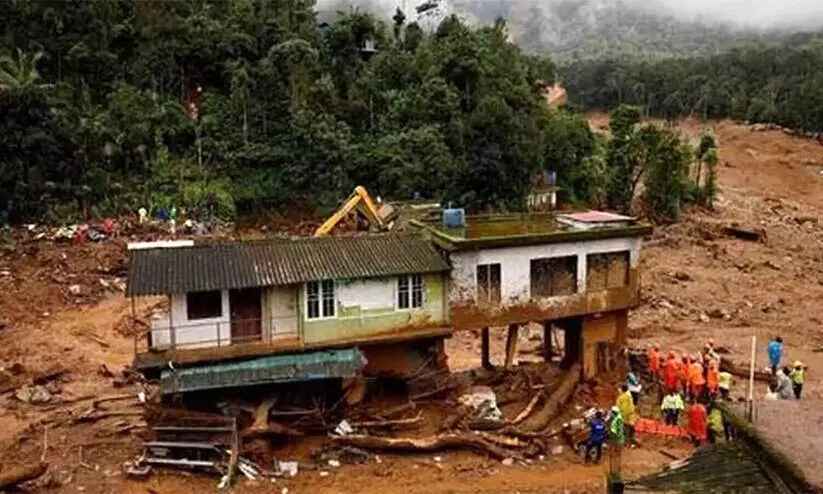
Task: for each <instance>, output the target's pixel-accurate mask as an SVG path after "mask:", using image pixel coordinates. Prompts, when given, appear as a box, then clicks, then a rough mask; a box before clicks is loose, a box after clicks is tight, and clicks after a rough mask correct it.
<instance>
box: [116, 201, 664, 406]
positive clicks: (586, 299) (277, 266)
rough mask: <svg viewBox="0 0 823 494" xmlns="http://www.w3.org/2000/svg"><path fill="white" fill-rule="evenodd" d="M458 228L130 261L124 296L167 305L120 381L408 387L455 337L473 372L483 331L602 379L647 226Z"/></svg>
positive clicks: (620, 329) (207, 248) (635, 278)
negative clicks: (560, 336)
mask: <svg viewBox="0 0 823 494" xmlns="http://www.w3.org/2000/svg"><path fill="white" fill-rule="evenodd" d="M452 212H453V211H452ZM458 219H459V221H457V222H456V223H455V222H454V221H452V220H453V218H452V219H450V220H449V221H448V222H447V223H441V222H421V221H412V222H411V225H410V226H411V227H412V229H411V231H409V232H404V233H382V234H371V235H357V236H340V237H312V238H298V239H272V240H262V241H252V242H231V243H222V244H199V245H182V246H181V245H176V244H175V245H173V246H169V247H166V246H151V247H150V248H134V249H130V251H129V278H128V286H127V290H126V295H127V296H129V297H143V296H158V295H162V296H166V297H168V306H169V310H168V312H167V313H166V314H163V315H162V316H161V317H159V318H156V319H154V320H153V321H152V322H151V326H150V328H148V329H147V330H146V331H145V332H144V333H142V334H140V335H138V336H137V338H136V343H135V360H134V365H135V368H137V369H139V370H141V371H143V372H144V373H146V374H148V375H151V376H154V377H160V381H161V390H162V393H163V394H178V393H185V392H188V391H199V390H209V389H212V390H213V389H221V388H232V387H243V386H251V385H258V384H273V383H282V382H299V381H311V380H318V379H331V378H334V379H338V378H339V379H352V378H356V377H358V376H362V375H390V376H394V377H410V376H413V375H417V374H419V372H420V371H421V369H423V368H431V369H434V370H437V369H443V368H445V365H446V363H445V360H444V358H443V351H442V344H443V341H444V339H445V338H446V337H448V336H449V335H451V334H452V333H453V332H455V331H465V330H478V329H479V330H482V331H483V357H484V363H486V364H488V354H489V349H488V346H489V338H488V328H489V327H490V326H508V327H509V339H508V341H507V350H510V348H509V347H511V348H514V347H515V346H516V335H517V329H518V328H519V327H520V326H521V325H523V324H527V323H529V322H540V323H542V324H543V325H544V328H545V332H544V334H545V335H550V334H551V330H552V328H555V327H556V328H562V329H563V330H564V338H565V344H564V347H565V354H566V357H565V362H564V363H566V364H573V363H576V362H580V363H581V364H582V369H583V371H582V374H583V375H582V376H581V377H584V378H588V377H592V376H594V375H596V374H597V373H599V372H603V371H607V370H610V368H611V367H612V366H613V365H614V362H615V360H616V355H617V351H618V349H619V347H621V346H622V345H623V344H624V343H625V339H626V327H627V317H628V316H627V314H628V310H629V309H631V308H632V307H634V306H636V305H637V304H638V302H639V287H640V285H639V273H638V269H637V264H638V259H639V250H640V242H641V237H642V236H643V235H645V234H647V233H649V232H650V228H649V227H647V226H644V225H640V224H638V223H637V222H636V221H635V220H634V219H633V218H629V217H625V216H619V215H613V214H609V213H602V212H594V211H591V212H585V213H569V214H561V215H556V216H555V215H517V216H514V215H512V216H499V215H498V216H486V217H468V218H465V217H463V215H462V214H460V215H459V218H458ZM544 347H545V348H547V355H550V349H551V338H550V337H547V338H546V341H544ZM511 353H512V352H507V354H511ZM508 361H509V359H508V358H507V363H508Z"/></svg>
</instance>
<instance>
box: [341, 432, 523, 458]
mask: <svg viewBox="0 0 823 494" xmlns="http://www.w3.org/2000/svg"><path fill="white" fill-rule="evenodd" d="M329 439H330V440H331V441H332V442H333V443H335V444H340V445H345V446H354V447H357V448H363V449H377V450H383V451H422V452H432V451H440V450H444V449H455V448H468V449H472V450H475V451H483V452H485V453H487V454H488V455H489V456H491V457H492V458H494V459H496V460H504V459H506V458H519V455H517V454H516V453H513V452H511V451H508V450H506V449H505V448H502V447H500V446H497V445H495V444H492V443H490V442H489V441H487V440H485V439H483V438H482V437H480V436H478V435H476V434H441V435H437V436H428V437H421V438H405V437H398V438H390V437H375V436H363V435H352V436H332V437H330V438H329Z"/></svg>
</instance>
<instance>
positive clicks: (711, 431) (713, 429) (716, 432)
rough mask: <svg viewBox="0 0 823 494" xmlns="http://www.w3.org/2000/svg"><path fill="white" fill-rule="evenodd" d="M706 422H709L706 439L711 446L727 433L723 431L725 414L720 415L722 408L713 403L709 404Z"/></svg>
mask: <svg viewBox="0 0 823 494" xmlns="http://www.w3.org/2000/svg"><path fill="white" fill-rule="evenodd" d="M706 421H707V422H708V427H707V429H706V437H707V438H708V440H709V444H715V443H716V442H717V438H718V436H720V435H722V434H724V432H725V431H724V429H723V414H722V413H720V408H718V407H716V406H715V405H714V402H713V401H710V402H709V409H708V417H707V419H706Z"/></svg>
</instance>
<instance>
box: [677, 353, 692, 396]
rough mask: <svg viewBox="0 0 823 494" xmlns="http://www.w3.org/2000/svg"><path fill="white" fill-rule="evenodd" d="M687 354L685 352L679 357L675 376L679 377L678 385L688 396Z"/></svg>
mask: <svg viewBox="0 0 823 494" xmlns="http://www.w3.org/2000/svg"><path fill="white" fill-rule="evenodd" d="M689 363H690V362H689V356H688V355H687V354H686V353H683V356H682V358H681V359H680V367H678V369H677V371H678V372H677V377H678V379H680V387H681V389H683V394H684V395H686V396H687V397H688V396H689V390H690V388H691V387H690V386H689Z"/></svg>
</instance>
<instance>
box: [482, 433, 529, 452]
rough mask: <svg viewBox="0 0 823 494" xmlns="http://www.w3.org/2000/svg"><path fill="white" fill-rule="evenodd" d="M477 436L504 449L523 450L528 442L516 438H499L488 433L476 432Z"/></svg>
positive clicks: (497, 435)
mask: <svg viewBox="0 0 823 494" xmlns="http://www.w3.org/2000/svg"><path fill="white" fill-rule="evenodd" d="M475 434H477V435H478V436H480V437H482V438H483V439H485V440H486V441H488V442H490V443H492V444H496V445H498V446H502V447H504V448H515V449H517V448H525V447H527V446H528V445H529V443H528V442H525V441H522V440H520V439H518V438H516V437H506V436H501V435H499V434H491V433H488V432H476V433H475Z"/></svg>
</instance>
